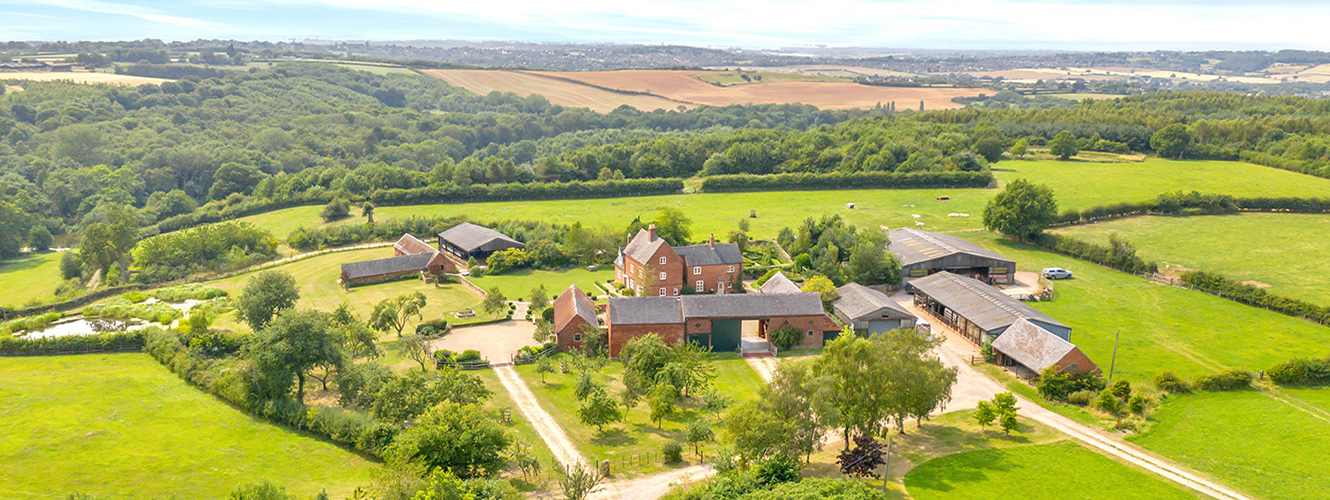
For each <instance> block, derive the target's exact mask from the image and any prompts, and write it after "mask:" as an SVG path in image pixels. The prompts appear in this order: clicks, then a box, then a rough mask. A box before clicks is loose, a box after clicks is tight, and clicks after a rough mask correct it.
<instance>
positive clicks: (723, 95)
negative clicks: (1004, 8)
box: [422, 69, 982, 112]
mask: <svg viewBox="0 0 1330 500" xmlns="http://www.w3.org/2000/svg"><path fill="white" fill-rule="evenodd" d="M422 72H423V73H425V74H427V75H430V76H433V77H435V78H439V79H442V80H444V81H446V82H448V83H450V84H452V85H456V86H459V87H464V88H466V89H467V90H470V91H472V92H475V93H477V94H481V95H484V94H488V93H490V92H491V91H495V90H497V91H500V92H515V93H517V94H518V95H522V96H526V95H530V94H539V95H542V96H545V98H546V99H549V101H550V102H551V103H554V104H559V105H562V106H569V107H588V108H591V109H592V110H594V111H599V112H608V111H611V110H613V109H614V108H617V107H619V106H620V105H628V106H632V107H634V108H637V109H639V110H642V111H653V110H656V109H675V108H676V107H678V106H680V105H686V106H689V107H691V106H693V105H700V104H706V105H711V106H729V105H731V104H786V103H803V104H811V105H813V106H817V107H819V108H822V109H850V108H872V107H874V106H877V105H878V104H882V105H883V106H886V105H888V104H890V103H891V102H893V101H894V102H896V106H897V109H900V110H902V111H903V110H905V109H919V101H924V108H925V109H955V108H960V107H962V105H961V104H957V103H954V102H952V101H951V100H952V98H955V97H973V96H977V95H978V94H979V93H980V91H981V90H982V89H964V88H951V87H946V88H928V87H879V86H871V85H860V84H858V83H854V82H851V81H847V80H840V79H824V78H795V77H773V78H771V79H770V81H753V82H745V81H743V80H742V79H740V78H737V76H735V75H734V73H733V72H724V71H684V70H677V71H675V70H624V71H572V72H562V71H508V70H458V69H440V70H424V71H422ZM827 80H830V81H827ZM711 82H714V83H715V84H713V83H711Z"/></svg>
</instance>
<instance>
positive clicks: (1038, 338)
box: [993, 319, 1076, 371]
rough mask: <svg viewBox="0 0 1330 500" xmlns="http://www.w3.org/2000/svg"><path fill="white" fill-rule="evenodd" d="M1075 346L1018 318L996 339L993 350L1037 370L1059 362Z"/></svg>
mask: <svg viewBox="0 0 1330 500" xmlns="http://www.w3.org/2000/svg"><path fill="white" fill-rule="evenodd" d="M1075 349H1076V346H1075V345H1074V344H1072V343H1071V342H1067V341H1065V340H1062V337H1058V336H1057V335H1053V332H1050V331H1048V330H1045V329H1043V328H1040V327H1039V325H1036V324H1034V323H1031V322H1030V321H1028V320H1025V319H1019V320H1016V322H1015V323H1012V324H1011V327H1009V328H1007V330H1006V331H1004V332H1002V335H998V338H997V339H996V340H994V341H993V350H995V351H998V352H1000V353H1002V354H1004V355H1006V356H1007V357H1009V358H1011V359H1014V360H1016V362H1018V363H1020V364H1022V365H1025V367H1026V368H1029V369H1031V370H1034V371H1041V370H1043V369H1044V368H1048V367H1050V366H1053V365H1055V364H1057V362H1058V361H1060V360H1062V358H1063V357H1066V356H1067V353H1070V352H1071V351H1073V350H1075Z"/></svg>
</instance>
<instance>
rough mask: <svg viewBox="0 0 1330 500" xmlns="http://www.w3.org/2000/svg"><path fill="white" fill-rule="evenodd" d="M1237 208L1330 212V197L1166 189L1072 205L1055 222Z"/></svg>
mask: <svg viewBox="0 0 1330 500" xmlns="http://www.w3.org/2000/svg"><path fill="white" fill-rule="evenodd" d="M1237 212H1271V213H1299V214H1323V213H1330V198H1294V197H1285V198H1280V197H1252V198H1236V197H1233V196H1229V195H1225V194H1202V193H1198V192H1195V191H1192V192H1190V193H1183V192H1176V193H1164V194H1161V195H1159V196H1158V197H1156V198H1155V199H1154V200H1149V201H1141V202H1136V203H1115V204H1112V205H1098V206H1094V207H1090V208H1087V209H1084V210H1075V209H1070V210H1066V211H1064V212H1062V214H1061V215H1059V216H1058V219H1057V222H1055V223H1054V224H1053V225H1054V226H1067V225H1073V224H1081V223H1086V222H1097V221H1102V220H1110V219H1119V218H1123V217H1131V216H1135V215H1178V216H1192V215H1222V214H1231V213H1237Z"/></svg>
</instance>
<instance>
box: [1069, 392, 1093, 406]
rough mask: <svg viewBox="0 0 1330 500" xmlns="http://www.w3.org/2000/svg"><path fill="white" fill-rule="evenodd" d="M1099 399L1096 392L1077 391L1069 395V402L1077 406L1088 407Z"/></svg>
mask: <svg viewBox="0 0 1330 500" xmlns="http://www.w3.org/2000/svg"><path fill="white" fill-rule="evenodd" d="M1097 397H1099V393H1097V392H1094V391H1076V392H1073V393H1071V394H1068V395H1067V402H1068V403H1071V404H1074V405H1076V406H1088V405H1089V404H1090V403H1091V402H1092V401H1094V400H1095V398H1097Z"/></svg>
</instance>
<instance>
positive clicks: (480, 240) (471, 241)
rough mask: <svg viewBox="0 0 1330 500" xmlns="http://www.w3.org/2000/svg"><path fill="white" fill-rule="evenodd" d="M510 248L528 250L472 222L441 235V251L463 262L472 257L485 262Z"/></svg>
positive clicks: (516, 242)
mask: <svg viewBox="0 0 1330 500" xmlns="http://www.w3.org/2000/svg"><path fill="white" fill-rule="evenodd" d="M509 248H526V244H524V243H522V242H520V241H517V240H515V239H512V238H511V237H509V236H508V235H506V234H503V233H500V232H498V231H495V230H493V229H490V228H488V227H485V226H477V225H475V224H472V223H470V222H463V223H461V224H458V225H456V226H453V227H452V228H451V229H448V230H447V231H444V232H442V233H439V251H440V252H448V253H450V254H453V255H456V256H457V257H458V258H460V259H462V260H466V259H469V258H471V257H475V258H476V259H477V260H485V258H486V257H489V256H490V254H492V253H494V252H498V251H501V250H507V249H509Z"/></svg>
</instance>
